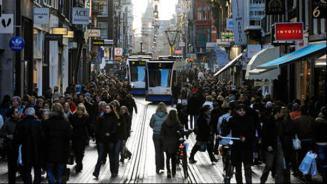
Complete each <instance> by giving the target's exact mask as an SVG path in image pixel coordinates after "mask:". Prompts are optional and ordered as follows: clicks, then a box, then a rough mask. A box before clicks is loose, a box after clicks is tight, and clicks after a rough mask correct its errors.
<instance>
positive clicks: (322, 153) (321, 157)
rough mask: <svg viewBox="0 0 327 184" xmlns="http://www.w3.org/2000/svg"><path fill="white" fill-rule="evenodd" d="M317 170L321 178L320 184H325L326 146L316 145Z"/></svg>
mask: <svg viewBox="0 0 327 184" xmlns="http://www.w3.org/2000/svg"><path fill="white" fill-rule="evenodd" d="M317 155H318V159H317V161H318V169H319V170H320V173H321V176H322V180H323V182H322V183H326V182H327V145H317Z"/></svg>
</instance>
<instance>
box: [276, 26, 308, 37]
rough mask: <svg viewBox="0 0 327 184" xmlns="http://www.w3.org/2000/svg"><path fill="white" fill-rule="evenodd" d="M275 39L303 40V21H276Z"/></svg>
mask: <svg viewBox="0 0 327 184" xmlns="http://www.w3.org/2000/svg"><path fill="white" fill-rule="evenodd" d="M275 40H276V41H295V40H303V23H276V25H275Z"/></svg>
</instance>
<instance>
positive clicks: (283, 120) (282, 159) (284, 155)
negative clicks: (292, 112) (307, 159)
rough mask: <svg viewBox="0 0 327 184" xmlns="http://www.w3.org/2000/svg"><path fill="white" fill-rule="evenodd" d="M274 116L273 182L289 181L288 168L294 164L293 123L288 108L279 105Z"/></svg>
mask: <svg viewBox="0 0 327 184" xmlns="http://www.w3.org/2000/svg"><path fill="white" fill-rule="evenodd" d="M274 118H275V123H276V125H275V126H276V130H277V146H276V153H275V154H276V155H275V160H276V163H275V164H276V165H275V170H276V172H275V183H290V182H291V179H290V168H291V166H294V162H293V163H292V155H293V145H292V140H293V139H294V138H295V131H294V124H293V122H292V120H291V118H290V116H289V111H288V109H287V108H286V107H284V106H282V107H279V110H277V113H276V114H275V117H274ZM292 164H293V165H292Z"/></svg>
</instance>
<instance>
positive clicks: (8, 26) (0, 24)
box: [0, 14, 14, 34]
mask: <svg viewBox="0 0 327 184" xmlns="http://www.w3.org/2000/svg"><path fill="white" fill-rule="evenodd" d="M12 33H14V14H2V16H1V17H0V34H12Z"/></svg>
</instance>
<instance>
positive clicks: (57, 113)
mask: <svg viewBox="0 0 327 184" xmlns="http://www.w3.org/2000/svg"><path fill="white" fill-rule="evenodd" d="M43 127H44V133H45V159H46V163H47V164H46V165H47V178H48V182H49V183H50V184H54V183H64V182H66V181H63V175H64V172H65V169H66V164H67V161H68V157H69V155H70V150H69V149H70V148H69V142H70V139H71V134H72V126H71V125H70V123H69V122H68V119H67V118H66V117H65V115H64V109H63V107H62V105H61V104H60V103H55V104H53V106H52V112H51V113H50V115H49V119H47V120H45V122H44V125H43Z"/></svg>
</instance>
